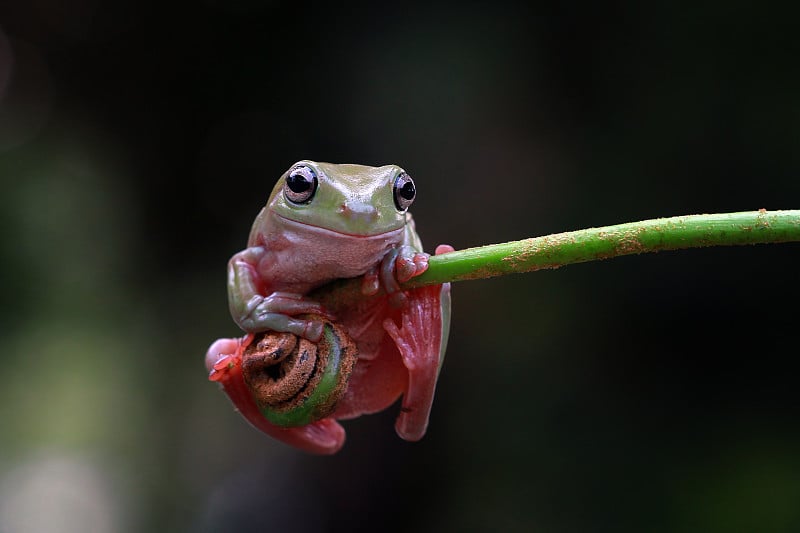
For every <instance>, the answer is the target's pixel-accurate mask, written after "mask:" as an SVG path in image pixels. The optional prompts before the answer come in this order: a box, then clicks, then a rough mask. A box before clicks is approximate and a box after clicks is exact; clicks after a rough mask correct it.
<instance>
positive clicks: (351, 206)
mask: <svg viewBox="0 0 800 533" xmlns="http://www.w3.org/2000/svg"><path fill="white" fill-rule="evenodd" d="M339 212H340V213H341V214H342V215H344V216H345V217H347V218H349V219H356V220H357V219H361V220H375V219H377V218H378V210H377V209H376V208H375V206H373V205H370V204H367V203H364V202H357V201H350V202H346V203H344V204H342V205H341V207H339Z"/></svg>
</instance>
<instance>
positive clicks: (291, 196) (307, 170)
mask: <svg viewBox="0 0 800 533" xmlns="http://www.w3.org/2000/svg"><path fill="white" fill-rule="evenodd" d="M315 192H317V174H316V172H314V169H312V168H311V167H307V166H299V167H295V168H293V169H292V170H290V171H289V175H287V176H286V183H285V184H284V185H283V195H284V196H285V197H286V199H287V200H289V201H290V202H292V203H293V204H307V203H308V202H310V201H311V199H312V198H314V193H315Z"/></svg>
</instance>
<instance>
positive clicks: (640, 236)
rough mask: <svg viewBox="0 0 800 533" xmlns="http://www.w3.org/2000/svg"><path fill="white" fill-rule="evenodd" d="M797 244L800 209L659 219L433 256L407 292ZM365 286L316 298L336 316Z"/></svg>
mask: <svg viewBox="0 0 800 533" xmlns="http://www.w3.org/2000/svg"><path fill="white" fill-rule="evenodd" d="M796 241H800V210H792V211H765V210H759V211H746V212H742V213H718V214H711V215H687V216H679V217H672V218H657V219H653V220H642V221H640V222H630V223H627V224H618V225H616V226H604V227H602V228H589V229H582V230H578V231H568V232H565V233H556V234H553V235H547V236H544V237H534V238H532V239H523V240H521V241H512V242H506V243H502V244H490V245H487V246H480V247H477V248H467V249H464V250H458V251H455V252H451V253H448V254H442V255H437V256H432V257H431V258H430V261H429V263H428V265H429V266H428V270H427V271H425V272H424V273H423V274H422V275H420V276H417V277H415V278H413V279H411V280H409V281H407V282H405V283H402V284H401V287H402V288H404V289H410V288H413V287H422V286H425V285H435V284H437V283H446V282H453V281H464V280H469V279H483V278H492V277H496V276H503V275H505V274H520V273H523V272H534V271H536V270H543V269H546V268H559V267H562V266H565V265H571V264H573V263H585V262H587V261H598V260H601V259H610V258H612V257H621V256H623V255H632V254H643V253H648V252H660V251H662V250H680V249H683V248H701V247H706V246H733V245H741V244H764V243H779V242H796ZM361 283H362V280H361V278H351V279H344V280H337V281H335V282H332V283H329V284H328V285H325V286H324V287H321V288H319V289H317V290H316V291H314V292H313V293H312V294H311V297H312V298H313V299H315V300H317V301H319V302H320V303H322V304H323V305H325V306H326V307H328V308H329V309H332V310H334V311H336V310H337V309H342V308H347V307H351V306H354V305H363V304H364V301H365V300H368V299H369V298H368V297H365V296H364V295H363V294H362V292H361V288H360V287H361ZM379 296H380V293H378V294H375V295H373V297H379Z"/></svg>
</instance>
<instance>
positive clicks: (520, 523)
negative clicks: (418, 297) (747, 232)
mask: <svg viewBox="0 0 800 533" xmlns="http://www.w3.org/2000/svg"><path fill="white" fill-rule="evenodd" d="M784 4H785V5H784ZM788 5H790V4H789V3H780V2H760V3H758V4H754V5H751V4H749V3H745V2H702V1H701V2H694V3H689V4H683V3H673V2H649V3H637V2H611V3H594V2H570V3H560V4H557V5H547V6H541V5H537V4H532V5H530V6H527V7H524V6H523V5H522V4H517V3H504V2H493V3H491V4H489V3H486V4H485V5H484V4H479V3H464V4H450V5H442V4H436V5H434V4H418V5H417V4H414V3H408V2H405V3H392V4H377V3H375V4H347V5H343V4H337V5H336V6H335V7H334V6H331V7H319V6H317V7H312V6H309V5H302V4H300V3H285V2H255V1H249V2H241V1H240V2H232V3H229V2H216V1H206V2H198V3H193V4H186V5H183V6H181V7H178V6H177V5H173V6H171V7H170V6H165V5H162V4H159V3H151V2H132V1H123V2H115V3H114V5H113V7H112V6H110V5H107V3H104V2H99V1H97V0H80V1H77V2H66V3H64V2H54V1H50V0H35V1H32V2H12V3H10V5H9V4H3V5H1V6H0V198H2V206H3V207H2V209H0V228H2V229H1V230H0V281H1V282H2V283H1V284H0V287H1V288H2V290H1V292H0V294H2V296H0V298H2V306H0V364H1V365H2V366H1V367H0V368H2V383H3V386H2V388H0V532H2V533H19V532H29V531H35V532H49V531H58V532H85V531H99V532H103V531H108V532H121V533H127V532H138V531H146V532H154V531H170V532H172V531H191V532H216V531H235V532H262V531H277V532H283V531H289V532H293V531H298V532H300V531H303V532H305V531H308V532H316V531H334V532H338V531H390V532H391V531H421V532H426V531H437V532H440V531H511V532H513V531H654V532H667V531H703V532H713V531H720V532H721V531H759V532H763V531H786V532H792V531H800V417H798V414H800V391H798V387H797V381H798V380H797V370H798V365H797V362H796V361H797V355H798V349H797V346H798V342H797V339H798V335H799V334H800V333H799V329H800V328H798V326H800V320H799V319H798V303H797V302H799V301H800V288H799V285H800V283H798V282H799V281H800V274H798V272H799V271H800V246H798V245H796V244H785V245H774V246H759V247H743V248H735V249H734V248H731V249H727V248H726V249H707V250H691V251H685V252H672V253H662V254H657V255H650V256H642V257H626V258H620V259H615V260H613V261H607V262H601V263H589V264H584V265H577V266H571V267H568V268H564V269H561V270H557V271H547V272H540V273H536V274H529V275H524V276H516V277H508V278H503V279H495V280H487V281H473V282H465V283H461V284H458V285H456V286H454V291H453V295H454V314H453V326H452V337H451V340H450V348H449V351H448V358H447V360H446V362H445V366H444V369H443V371H442V375H441V380H440V385H439V389H438V396H437V401H436V403H435V405H434V411H433V414H432V419H431V425H430V428H429V432H428V435H427V436H426V437H425V439H424V440H423V441H421V442H419V443H415V444H410V443H406V442H403V441H401V440H400V439H399V438H397V437H396V436H395V435H394V430H393V427H392V424H393V420H394V417H395V416H396V407H395V408H393V409H390V410H389V411H387V412H385V413H382V414H379V415H374V416H370V417H364V418H361V419H358V420H354V421H350V422H346V429H347V431H348V442H347V444H346V446H345V448H344V450H343V451H342V452H341V453H340V454H338V455H336V456H334V457H325V458H321V457H312V456H307V455H304V454H302V453H299V452H295V451H293V450H291V449H289V448H287V447H285V446H283V445H282V444H279V443H276V442H274V441H272V440H270V439H269V438H267V437H265V436H263V435H261V434H259V433H258V432H256V431H255V430H253V429H252V428H250V427H249V426H247V425H246V423H245V422H244V421H243V420H242V419H240V418H239V417H238V416H237V415H236V414H235V413H234V412H233V411H232V408H231V406H230V404H229V403H228V402H227V400H226V399H225V397H224V396H223V395H222V394H221V393H220V392H219V391H218V390H217V388H216V386H215V385H213V384H211V383H209V382H208V381H207V380H206V374H205V371H204V368H203V355H204V353H205V349H206V347H207V346H208V344H209V343H210V342H211V341H213V340H214V339H215V338H217V337H221V336H234V335H236V334H237V333H238V332H237V328H236V327H235V325H234V324H233V322H232V321H231V319H230V317H229V315H228V311H227V303H226V293H225V266H226V262H227V259H228V258H229V257H230V256H231V255H232V254H233V253H235V252H237V251H238V250H240V249H241V248H242V247H243V246H244V243H245V240H246V237H247V233H248V231H249V226H250V223H251V222H252V219H253V218H254V216H255V215H256V213H257V212H258V209H259V208H260V207H261V205H262V204H263V202H264V201H265V199H266V197H267V195H268V194H269V191H270V190H271V188H272V185H273V183H274V181H275V180H276V179H277V177H278V176H280V174H281V173H282V172H283V171H284V170H285V169H286V168H287V167H288V166H290V165H291V164H292V163H293V162H294V161H296V160H299V159H305V158H309V159H315V160H320V161H331V162H354V163H356V162H357V163H362V164H375V165H377V164H385V163H396V164H399V165H401V166H403V167H404V168H405V169H406V170H408V171H409V173H410V174H411V175H412V176H414V178H415V180H416V183H417V187H418V191H419V195H418V199H417V201H416V203H415V205H414V207H413V209H412V211H413V212H414V215H415V218H416V220H417V227H418V229H419V231H420V234H421V235H422V238H423V241H424V242H425V243H426V247H427V248H428V250H429V251H431V250H432V249H433V247H434V246H435V245H436V244H437V243H442V242H446V243H449V244H452V245H453V246H455V247H456V248H464V247H468V246H477V245H481V244H488V243H492V242H501V241H507V240H513V239H518V238H524V237H529V236H536V235H544V234H547V233H552V232H558V231H565V230H571V229H579V228H583V227H590V226H599V225H606V224H614V223H620V222H628V221H633V220H637V219H643V218H654V217H659V216H671V215H680V214H691V213H702V212H725V211H741V210H751V209H758V208H767V209H781V208H784V209H789V208H794V209H797V208H800V61H798V57H800V37H798V33H797V20H798V18H797V17H798V10H797V9H796V8H795V9H787V8H786V6H788Z"/></svg>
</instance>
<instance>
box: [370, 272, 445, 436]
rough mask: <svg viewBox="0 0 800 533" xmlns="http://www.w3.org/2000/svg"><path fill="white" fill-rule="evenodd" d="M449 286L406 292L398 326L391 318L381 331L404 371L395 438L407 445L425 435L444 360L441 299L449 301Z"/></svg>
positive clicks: (436, 286)
mask: <svg viewBox="0 0 800 533" xmlns="http://www.w3.org/2000/svg"><path fill="white" fill-rule="evenodd" d="M449 289H450V287H449V284H448V285H445V286H442V285H434V286H429V287H421V288H418V289H412V290H409V291H407V296H408V303H407V305H405V306H404V308H403V309H402V311H401V312H400V325H399V327H398V325H397V324H396V323H395V321H394V320H392V319H391V318H387V319H386V320H384V322H383V327H384V329H385V330H386V332H387V333H388V334H389V335H390V336H391V338H392V340H394V342H395V344H396V345H397V349H398V350H399V352H400V357H401V358H402V360H403V364H404V365H405V367H406V369H407V370H408V386H407V388H406V391H405V393H404V394H403V402H402V407H401V409H400V415H399V416H398V417H397V422H396V423H395V430H396V431H397V434H398V435H399V436H400V437H401V438H403V439H405V440H409V441H416V440H419V439H421V438H422V437H423V436H424V435H425V431H426V429H427V427H428V417H429V416H430V411H431V405H432V403H433V395H434V392H435V390H436V380H437V378H438V374H439V366H440V364H441V359H442V357H443V356H444V349H443V348H444V342H445V339H443V338H442V337H443V334H442V329H443V328H442V326H443V324H442V321H443V320H446V319H447V317H446V316H444V317H443V313H442V303H443V302H442V299H443V298H449Z"/></svg>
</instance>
